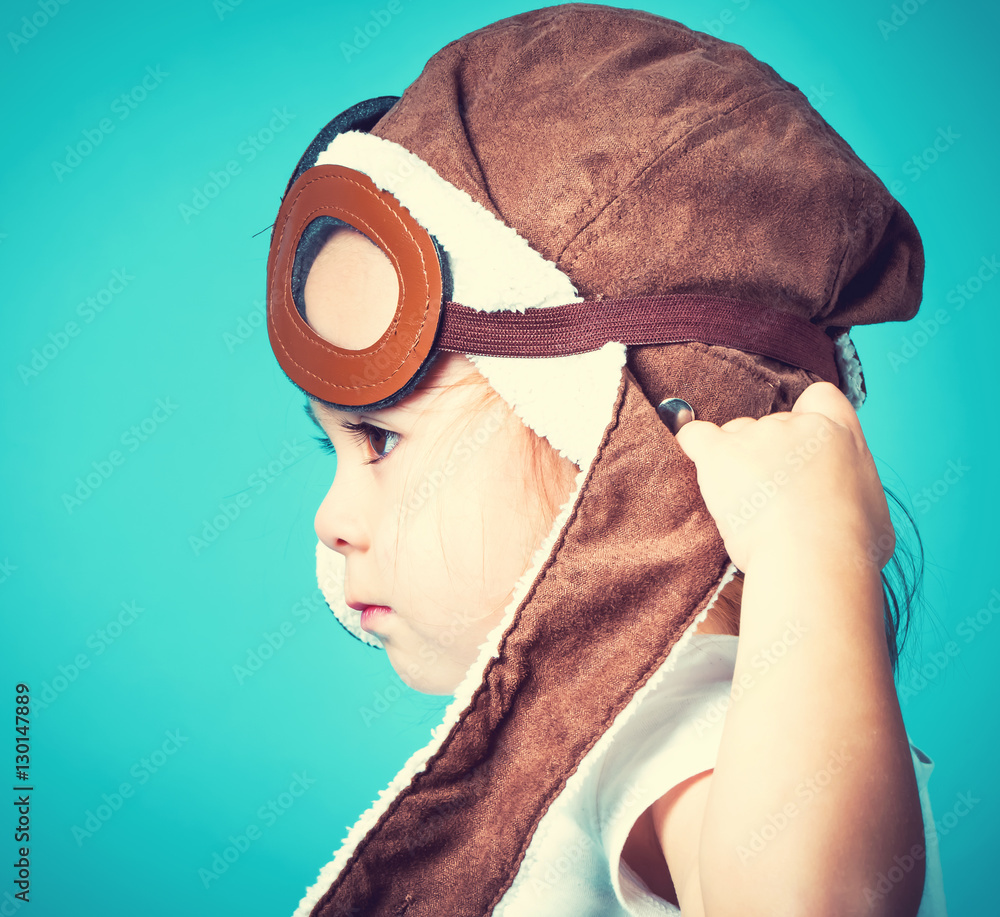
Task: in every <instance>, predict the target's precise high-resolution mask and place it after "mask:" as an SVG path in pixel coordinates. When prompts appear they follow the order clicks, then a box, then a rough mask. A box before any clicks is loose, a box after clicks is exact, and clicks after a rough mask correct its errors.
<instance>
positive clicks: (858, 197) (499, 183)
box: [268, 4, 923, 917]
mask: <svg viewBox="0 0 1000 917" xmlns="http://www.w3.org/2000/svg"><path fill="white" fill-rule="evenodd" d="M336 221H342V222H346V223H348V224H350V225H352V226H354V227H355V228H357V229H360V230H361V231H363V232H365V233H366V235H368V237H369V238H370V239H372V240H373V241H374V242H376V244H378V245H379V246H380V247H381V248H382V249H383V250H384V251H385V252H386V254H387V255H388V256H389V257H390V259H391V260H392V262H393V264H394V266H395V268H396V270H397V273H398V276H399V279H400V290H401V292H400V303H399V306H398V308H397V314H396V316H395V318H394V319H393V322H392V323H391V324H390V326H389V327H388V328H387V330H386V332H385V334H383V336H382V338H380V340H379V341H377V342H375V344H373V345H372V346H371V347H369V348H366V349H364V350H363V351H357V352H354V351H347V350H344V349H342V348H339V347H336V346H334V345H333V344H331V343H329V342H327V341H324V340H323V339H322V338H320V337H319V336H318V335H317V334H316V333H315V332H314V331H312V330H311V329H310V328H309V326H308V324H307V323H306V322H305V320H304V317H303V316H304V310H303V309H302V305H301V290H302V284H303V278H304V276H305V274H307V273H308V266H309V252H310V251H312V252H313V253H314V252H315V251H316V249H317V247H318V245H317V242H319V243H322V241H323V239H324V238H325V236H324V233H327V234H328V233H329V229H330V227H331V226H334V225H340V223H339V222H336ZM922 277H923V251H922V247H921V242H920V237H919V235H918V233H917V230H916V228H915V227H914V225H913V222H912V221H911V219H910V217H909V216H908V215H907V213H906V212H905V211H904V210H903V208H902V207H901V206H900V205H899V203H898V202H897V201H895V200H894V199H893V198H892V197H891V196H890V194H889V193H888V191H887V190H886V188H885V186H884V185H883V184H882V182H881V181H879V179H878V178H877V177H876V176H875V175H874V174H873V173H872V172H871V171H870V170H869V169H868V168H867V167H866V166H865V165H864V164H863V163H862V162H861V160H860V159H859V158H858V157H857V156H856V155H855V153H854V152H853V151H852V150H851V148H850V147H849V146H848V144H847V143H846V142H845V141H844V140H843V139H842V138H841V137H840V136H839V135H838V134H837V133H835V132H834V131H833V129H832V128H831V127H830V126H829V125H828V124H827V123H826V122H825V121H824V120H823V119H822V118H821V117H820V116H819V115H818V114H817V113H816V111H815V110H814V109H813V108H812V106H811V105H810V104H809V102H808V101H807V100H806V97H805V96H804V95H803V94H802V93H801V92H800V91H799V90H798V89H797V88H796V87H795V86H793V85H791V84H790V83H788V82H786V81H785V80H783V79H782V78H781V77H779V76H778V74H777V73H775V72H774V70H772V69H771V68H770V67H768V66H767V65H766V64H763V63H761V62H760V61H758V60H756V59H755V58H754V57H752V56H751V55H750V54H749V53H748V52H747V51H746V50H745V49H743V48H742V47H740V46H738V45H735V44H731V43H727V42H723V41H720V40H718V39H715V38H713V37H711V36H709V35H705V34H702V33H699V32H695V31H692V30H690V29H688V28H686V27H685V26H683V25H681V24H680V23H677V22H674V21H671V20H668V19H663V18H661V17H659V16H655V15H652V14H650V13H646V12H642V11H639V10H623V9H616V8H613V7H605V6H597V5H591V4H569V5H565V6H554V7H548V8H545V9H540V10H534V11H532V12H528V13H524V14H521V15H518V16H514V17H511V18H509V19H504V20H502V21H500V22H496V23H493V24H492V25H489V26H487V27H485V28H483V29H480V30H478V31H476V32H472V33H470V34H469V35H466V36H465V37H463V38H461V39H459V40H457V41H454V42H452V43H451V44H449V45H447V46H446V47H445V48H443V49H442V50H441V51H439V52H438V53H437V54H435V55H434V56H433V57H432V58H431V59H430V61H428V63H427V65H426V66H425V68H424V70H423V72H422V73H421V75H420V76H419V77H418V78H417V80H416V81H415V82H414V83H412V84H411V85H410V86H409V87H408V88H407V89H406V90H405V92H404V93H403V95H402V97H401V98H399V99H395V98H380V99H371V100H368V101H366V102H362V103H360V104H359V105H356V106H354V107H353V108H352V109H350V110H348V111H347V112H344V113H343V114H342V115H340V116H338V118H337V119H335V120H334V121H333V122H331V124H330V125H328V126H327V127H326V128H325V129H324V131H323V132H321V133H320V135H319V136H318V137H317V138H316V140H315V141H314V142H313V144H312V145H311V146H310V148H309V150H307V152H306V154H305V155H304V156H303V159H302V161H300V163H299V166H298V168H297V169H296V171H295V174H294V175H293V176H292V180H291V181H290V182H289V187H288V189H287V190H286V194H285V197H284V200H283V203H282V207H281V211H280V213H279V216H278V220H277V222H276V225H275V229H274V234H273V236H272V243H271V257H270V260H269V263H268V322H269V331H270V335H271V341H272V345H273V347H274V351H275V354H276V356H277V358H278V360H279V362H280V364H281V365H282V367H283V369H284V370H285V372H286V373H287V374H288V375H289V377H290V378H291V379H292V380H293V381H294V382H295V384H296V385H298V386H299V387H300V388H302V389H303V390H304V391H306V392H308V393H309V394H311V395H313V396H314V397H316V398H320V399H322V400H325V401H327V402H328V403H330V404H334V405H340V406H345V407H349V408H352V407H353V408H358V407H360V406H364V405H368V406H373V405H386V404H391V403H393V402H394V400H398V399H399V398H401V397H403V396H404V395H405V394H406V393H407V392H409V391H411V390H412V388H413V386H414V385H415V384H416V382H417V381H418V380H419V378H420V377H421V375H422V374H423V372H424V371H426V368H427V367H428V366H429V365H430V363H431V362H432V361H433V359H434V357H435V356H436V354H437V353H440V352H441V351H443V350H452V351H457V352H462V353H467V354H470V359H471V360H472V361H473V363H474V364H475V365H476V366H477V368H478V369H479V371H480V372H481V373H482V374H483V375H484V376H485V377H486V378H487V379H488V380H489V381H490V383H491V385H493V387H494V388H495V389H496V391H497V392H498V393H499V394H500V395H501V396H502V397H503V398H504V399H505V400H506V401H507V402H508V403H509V404H510V405H511V407H512V408H513V409H514V410H515V412H516V413H517V414H518V415H519V416H520V417H521V419H522V420H523V421H524V422H525V423H526V424H527V425H528V426H529V427H531V428H532V429H533V430H535V431H536V432H537V433H539V434H540V435H543V436H545V437H546V438H548V440H549V441H550V442H551V443H552V445H553V446H554V447H556V448H557V449H558V450H559V451H560V452H561V453H562V454H563V455H564V456H566V457H568V458H570V459H571V460H572V461H574V462H575V463H576V464H577V465H578V466H579V467H580V474H579V476H578V477H577V481H576V484H575V487H574V490H573V493H572V495H571V497H570V500H569V501H568V502H567V504H566V505H565V506H564V507H563V509H562V511H561V513H560V515H559V517H558V518H557V519H556V521H555V524H554V526H553V529H552V531H551V532H550V534H549V536H548V537H547V538H546V540H545V542H544V543H543V544H542V545H541V546H540V547H539V549H538V551H537V553H536V555H535V558H534V559H533V561H532V563H531V566H530V567H529V569H528V570H527V571H526V572H525V574H524V576H523V577H522V579H521V581H520V582H519V583H518V586H517V588H516V589H515V593H514V597H513V599H512V601H511V602H510V604H509V606H508V608H507V609H506V611H505V613H504V618H503V621H502V622H501V623H500V624H499V625H498V626H497V628H496V629H495V631H494V632H493V634H492V635H491V636H490V638H489V639H488V640H487V642H486V643H484V644H483V646H482V648H481V651H480V656H479V659H478V660H477V662H476V663H475V664H473V666H472V667H471V668H470V670H469V672H468V674H467V676H466V679H465V681H464V682H463V683H462V684H461V685H460V686H459V688H458V690H457V691H456V694H455V700H454V702H453V703H452V704H451V705H450V706H449V708H448V710H447V712H446V713H445V717H444V720H443V722H442V723H441V724H440V725H439V726H438V727H437V728H436V729H435V730H434V732H433V734H432V738H431V741H430V742H429V744H428V745H427V746H426V747H425V748H423V749H420V750H419V751H417V752H416V753H414V755H413V756H412V757H411V759H410V760H409V761H408V762H407V764H406V765H405V766H404V768H403V769H402V770H401V771H400V773H399V774H398V775H397V777H396V778H395V779H394V780H393V782H392V783H391V784H390V786H389V787H388V788H387V789H386V790H385V791H383V792H382V793H381V794H380V798H379V799H378V800H376V801H375V803H374V804H373V805H372V807H371V808H370V809H369V810H368V811H367V812H365V813H364V814H363V815H362V816H361V817H360V818H359V820H358V822H357V824H356V825H355V826H354V827H353V828H352V829H351V830H350V831H349V833H348V835H347V837H346V839H345V840H344V842H343V845H342V846H341V848H340V849H339V851H338V852H337V853H336V855H335V857H334V859H333V861H332V862H331V863H330V864H328V866H327V867H325V868H324V869H323V871H322V872H321V873H320V877H319V881H318V882H317V883H316V885H315V886H313V888H311V889H310V891H309V892H308V894H307V895H306V897H305V898H304V899H303V901H302V903H301V905H300V907H299V910H298V911H297V912H296V917H305V915H308V914H313V915H315V917H334V915H347V914H364V915H387V917H388V915H400V914H404V913H405V914H406V917H418V915H427V917H439V915H448V917H459V915H469V917H473V915H475V917H481V915H487V914H501V913H505V914H506V913H509V914H511V915H514V914H522V913H524V914H527V913H532V914H533V913H536V912H537V913H542V912H543V910H536V909H537V908H538V907H539V906H540V905H539V903H538V902H539V900H540V899H539V898H538V896H539V895H542V898H544V893H543V892H541V891H539V888H540V887H541V886H539V884H538V882H537V881H536V880H537V877H538V875H539V873H538V870H539V869H540V865H539V864H540V857H541V853H540V848H539V849H536V846H537V845H540V844H543V843H544V842H546V838H549V840H551V838H552V837H553V836H554V835H553V832H554V831H555V828H554V827H551V826H550V823H552V824H554V818H555V815H556V814H557V813H558V810H559V806H560V805H561V803H562V799H563V797H568V796H570V795H571V794H572V793H574V792H578V787H579V785H580V784H581V782H583V781H586V780H588V779H595V778H594V773H595V768H596V767H598V766H599V765H598V764H596V763H595V762H599V761H600V760H601V758H600V755H602V754H603V753H605V752H606V750H607V749H608V747H609V746H610V745H611V744H612V743H613V742H614V741H615V737H616V734H617V733H618V731H619V730H620V729H621V728H622V727H623V724H625V723H626V722H627V721H628V719H629V716H630V715H631V711H632V710H633V708H634V707H635V706H636V705H637V704H638V703H640V702H641V700H642V697H643V695H644V692H647V691H649V690H650V689H651V688H652V686H653V685H654V684H655V683H657V682H659V681H660V680H662V679H669V678H670V677H671V674H672V670H673V668H674V664H675V662H676V659H675V657H676V655H677V653H676V650H677V648H678V646H679V641H683V640H686V639H687V638H688V637H690V635H691V632H692V631H693V628H694V626H695V625H696V624H697V622H699V621H700V620H701V619H702V618H704V616H705V613H706V612H707V609H708V608H709V607H710V606H711V604H712V603H713V602H714V601H715V598H716V597H717V595H718V593H719V592H720V591H721V589H722V587H723V586H724V585H725V583H726V582H728V581H729V580H730V579H731V578H732V577H733V575H735V573H736V569H735V567H734V566H733V565H732V564H731V563H730V561H729V558H728V557H727V556H726V552H725V548H724V546H723V543H722V539H721V538H720V536H719V532H718V529H717V528H716V526H715V523H714V522H713V520H712V518H711V516H710V515H709V513H708V511H707V509H706V507H705V504H704V502H703V501H702V498H701V494H700V491H699V488H698V484H697V480H696V473H695V467H694V464H693V463H692V462H691V461H690V460H689V459H688V458H687V457H686V455H685V454H684V452H683V451H682V450H681V448H680V447H679V446H678V445H677V443H676V441H675V439H674V437H673V435H672V434H671V432H670V430H669V429H668V427H667V426H666V425H665V424H664V423H663V422H662V421H661V420H660V417H659V415H658V412H657V406H658V405H659V404H660V403H661V402H662V401H663V400H664V399H668V398H682V399H684V400H685V401H686V402H688V403H689V404H690V405H691V406H692V407H693V408H694V410H695V412H696V415H697V417H698V419H700V420H708V421H711V422H713V423H716V424H723V423H725V422H726V421H728V420H731V419H732V418H734V417H739V416H748V417H754V418H759V417H762V416H764V415H766V414H770V413H773V412H776V411H788V410H790V409H791V407H792V405H793V404H794V402H795V400H796V399H797V398H798V396H799V394H801V392H802V391H803V390H804V389H805V388H806V387H808V386H809V385H810V384H811V383H813V382H816V381H819V380H821V379H827V380H828V381H831V382H833V383H834V384H836V385H838V386H839V387H840V389H841V390H842V391H843V392H844V393H845V394H846V395H847V397H848V398H849V399H850V400H851V402H852V403H853V404H854V406H855V408H859V407H860V406H861V403H862V402H863V400H864V396H865V388H864V380H863V377H862V374H861V366H860V362H859V361H858V359H857V356H856V353H855V350H854V347H853V346H852V344H851V341H850V340H849V338H848V331H849V330H850V328H851V327H852V326H853V325H858V324H873V323H876V322H886V321H903V320H907V319H910V318H912V317H913V316H914V315H915V314H916V311H917V307H918V305H919V302H920V290H921V282H922ZM317 564H318V573H319V578H320V584H321V587H322V588H323V591H324V595H325V596H326V599H327V601H328V603H329V604H330V606H331V608H332V609H333V611H334V612H335V613H336V615H337V617H338V618H339V620H340V621H341V622H342V623H343V624H344V626H345V627H347V628H348V629H349V630H351V632H352V633H354V635H355V636H357V637H358V638H359V639H362V640H364V641H365V642H367V643H369V644H371V645H373V646H380V645H381V644H380V642H379V641H378V638H377V637H375V636H373V635H371V634H369V633H367V632H365V631H362V630H361V629H360V628H359V626H358V612H356V611H354V610H352V609H350V608H348V607H347V606H346V605H345V604H344V597H343V592H342V582H343V558H342V557H341V556H340V555H339V554H337V553H335V552H333V551H332V550H330V549H329V548H327V547H326V546H325V545H323V544H322V543H320V544H318V545H317ZM662 792H663V788H662V787H661V788H660V789H659V791H658V792H657V791H656V788H655V787H651V788H650V789H649V792H648V793H647V794H646V796H642V793H639V794H638V795H639V797H641V798H637V800H636V804H637V808H638V811H641V810H642V809H643V808H645V806H647V805H649V804H650V803H651V802H652V801H653V799H654V798H656V797H657V796H659V795H660V794H661V793H662ZM606 868H607V867H606V863H605V869H606ZM532 883H533V884H532ZM542 885H544V883H542ZM532 896H534V898H535V900H534V902H533V903H532V904H531V906H530V907H529V906H528V904H527V903H526V902H527V900H528V899H529V898H531V897H532ZM549 912H550V913H554V912H555V911H549ZM559 912H560V913H562V912H565V913H569V912H570V911H569V910H560V911H559Z"/></svg>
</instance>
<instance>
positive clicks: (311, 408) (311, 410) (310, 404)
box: [302, 398, 386, 435]
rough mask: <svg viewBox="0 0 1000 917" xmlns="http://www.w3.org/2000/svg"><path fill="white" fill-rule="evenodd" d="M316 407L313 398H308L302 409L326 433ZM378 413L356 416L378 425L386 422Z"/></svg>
mask: <svg viewBox="0 0 1000 917" xmlns="http://www.w3.org/2000/svg"><path fill="white" fill-rule="evenodd" d="M315 408H316V403H315V402H314V401H313V400H312V398H306V403H305V404H304V405H302V410H303V411H305V412H306V416H307V417H308V418H309V419H310V420H311V421H312V422H313V423H314V424H316V426H317V427H319V429H320V432H322V433H323V434H324V435H325V434H326V430H324V429H323V424H321V423H320V422H319V418H318V417H317V416H316V410H315ZM376 413H377V412H371V413H359V414H355V415H354V416H355V417H357V418H358V420H368V421H369V422H371V423H374V424H375V425H378V424H379V423H385V422H386V421H385V420H382V419H380V418H378V417H377V416H375V415H376Z"/></svg>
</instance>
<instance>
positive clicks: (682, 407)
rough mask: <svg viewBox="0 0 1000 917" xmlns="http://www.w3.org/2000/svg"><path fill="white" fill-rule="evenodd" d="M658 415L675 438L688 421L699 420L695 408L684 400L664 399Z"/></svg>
mask: <svg viewBox="0 0 1000 917" xmlns="http://www.w3.org/2000/svg"><path fill="white" fill-rule="evenodd" d="M656 413H657V414H659V415H660V420H662V421H663V422H664V423H665V424H666V425H667V429H669V430H670V432H671V433H673V434H674V436H676V435H677V431H678V430H679V429H680V428H681V427H683V426H684V424H686V423H687V422H688V421H690V420H696V419H697V418H696V417H695V416H694V408H693V407H691V405H690V404H688V403H687V402H686V401H685V400H684V399H683V398H664V399H663V401H661V402H660V403H659V405H658V406H657V408H656Z"/></svg>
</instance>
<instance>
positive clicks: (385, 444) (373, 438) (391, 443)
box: [331, 421, 399, 465]
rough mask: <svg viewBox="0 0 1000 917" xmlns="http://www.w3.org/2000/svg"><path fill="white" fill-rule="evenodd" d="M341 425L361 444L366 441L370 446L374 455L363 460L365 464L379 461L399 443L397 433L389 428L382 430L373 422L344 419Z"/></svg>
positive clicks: (373, 463)
mask: <svg viewBox="0 0 1000 917" xmlns="http://www.w3.org/2000/svg"><path fill="white" fill-rule="evenodd" d="M341 427H343V428H344V429H345V430H347V431H348V432H349V433H352V434H354V436H355V437H357V439H358V441H359V442H360V443H361V444H362V445H364V444H365V443H367V444H368V445H369V446H370V447H371V450H372V452H374V453H375V456H376V457H375V458H373V459H369V460H368V461H367V462H365V464H366V465H375V464H377V463H378V462H381V461H382V459H384V458H385V457H386V456H387V455H388V454H389V453H390V452H392V450H393V449H395V448H396V446H397V445H398V443H399V434H398V433H393V432H392V431H391V430H383V429H382V428H381V427H376V426H375V425H374V424H370V423H365V422H364V421H362V422H361V423H351V422H350V421H344V422H343V423H342V424H341ZM331 448H332V447H331Z"/></svg>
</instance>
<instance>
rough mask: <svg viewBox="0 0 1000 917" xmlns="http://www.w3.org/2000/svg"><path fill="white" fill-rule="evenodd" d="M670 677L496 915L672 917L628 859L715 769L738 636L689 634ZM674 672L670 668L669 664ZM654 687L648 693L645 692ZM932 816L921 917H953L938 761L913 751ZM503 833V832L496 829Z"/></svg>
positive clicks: (570, 794)
mask: <svg viewBox="0 0 1000 917" xmlns="http://www.w3.org/2000/svg"><path fill="white" fill-rule="evenodd" d="M687 636H688V638H689V639H687V640H684V641H682V642H681V643H679V644H678V648H677V649H676V650H675V651H674V653H673V654H672V659H673V657H676V658H675V659H673V661H671V660H668V662H670V664H671V665H672V666H673V667H674V671H673V672H672V673H668V674H669V676H670V677H665V678H661V679H659V680H658V681H656V682H655V683H653V682H654V680H653V679H651V680H650V682H651V686H652V687H651V690H648V691H640V692H639V693H638V694H637V695H636V698H635V699H634V701H633V703H634V704H635V706H632V705H630V708H629V709H628V710H626V711H625V713H627V716H625V717H624V721H623V722H622V723H621V724H615V725H616V726H617V727H618V728H617V729H613V730H609V733H610V732H614V736H613V738H611V740H610V741H608V742H603V743H602V742H599V743H598V744H597V745H595V747H594V748H593V749H592V750H591V751H590V752H589V753H588V755H587V758H586V759H585V760H586V761H587V765H586V766H585V767H584V766H582V765H581V767H580V768H578V770H577V772H576V773H574V774H573V775H572V776H571V777H570V778H569V779H568V780H567V782H566V787H565V789H564V790H563V792H562V793H561V794H560V795H559V796H558V797H556V799H555V801H554V802H553V803H552V805H551V806H550V807H549V810H548V811H547V812H546V814H545V816H544V817H543V819H542V820H541V822H540V823H539V826H538V829H537V830H536V831H535V834H534V836H533V837H532V839H531V843H530V844H529V846H528V849H527V850H526V852H525V857H524V860H523V862H522V864H521V868H520V870H519V872H518V874H517V876H516V878H515V880H514V883H513V884H512V885H511V887H510V889H509V890H508V892H507V893H506V894H505V895H504V897H503V898H502V899H501V901H500V902H499V903H498V904H497V906H496V908H495V909H494V911H493V914H494V917H561V915H566V917H570V915H572V917H665V915H674V917H676V915H679V914H680V913H681V912H680V910H679V909H678V908H677V907H676V906H675V905H673V904H670V903H669V902H667V901H665V900H664V899H662V898H660V897H659V896H657V895H656V894H654V893H653V892H651V891H650V890H649V889H648V888H647V887H646V885H645V883H643V881H642V879H640V878H639V877H638V875H636V874H635V872H633V871H632V869H630V868H629V866H628V865H627V864H626V863H625V862H624V861H623V860H622V859H621V852H622V848H623V847H624V845H625V839H626V838H627V837H628V835H629V832H630V831H631V830H632V826H633V825H634V824H635V822H636V820H637V819H638V818H639V816H640V815H641V814H642V813H643V812H644V811H645V810H646V809H647V808H648V807H649V806H650V805H651V804H652V803H653V802H654V801H655V800H656V799H658V798H659V797H660V796H662V795H663V794H664V793H666V792H667V790H669V789H670V788H671V787H673V786H676V785H677V784H678V783H681V782H682V781H684V780H686V779H687V778H688V777H691V776H694V775H695V774H699V773H702V772H703V771H706V770H710V769H712V768H714V767H715V762H716V758H717V756H718V750H719V744H720V741H721V738H722V727H723V725H724V723H725V710H726V707H727V706H728V703H729V692H730V689H731V687H732V677H733V671H734V668H735V664H736V647H737V643H738V638H736V637H734V636H730V635H727V634H694V633H692V634H689V635H687ZM664 665H665V666H666V665H667V663H664ZM646 687H650V685H647V686H646ZM910 752H911V755H912V758H913V766H914V772H915V774H916V778H917V786H918V788H919V790H920V804H921V808H922V812H923V818H924V826H925V830H924V840H925V849H926V851H927V858H926V863H925V880H924V895H923V898H922V900H921V904H920V910H919V912H918V915H917V917H947V911H946V909H945V900H944V887H943V883H942V875H941V859H940V853H939V850H938V845H937V832H936V830H935V828H934V817H933V814H932V812H931V803H930V797H929V795H928V792H927V781H928V778H929V777H930V775H931V771H932V770H933V769H934V762H933V761H932V760H931V759H930V758H929V757H927V755H925V754H924V753H923V752H922V751H921V750H920V749H918V748H917V747H916V746H914V745H913V743H912V742H911V743H910ZM498 830H502V828H501V827H498Z"/></svg>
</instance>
